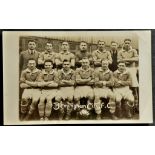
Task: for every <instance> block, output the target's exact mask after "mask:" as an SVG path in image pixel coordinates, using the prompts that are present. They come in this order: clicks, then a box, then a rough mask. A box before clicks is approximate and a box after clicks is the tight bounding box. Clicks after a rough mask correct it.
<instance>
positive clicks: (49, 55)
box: [39, 51, 56, 63]
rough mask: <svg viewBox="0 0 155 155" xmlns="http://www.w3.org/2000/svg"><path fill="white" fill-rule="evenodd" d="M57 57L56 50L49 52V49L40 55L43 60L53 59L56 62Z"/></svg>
mask: <svg viewBox="0 0 155 155" xmlns="http://www.w3.org/2000/svg"><path fill="white" fill-rule="evenodd" d="M55 57H56V53H55V52H50V53H49V52H48V51H44V52H42V53H41V54H40V55H39V59H41V60H42V61H45V60H51V61H52V62H53V63H54V62H55Z"/></svg>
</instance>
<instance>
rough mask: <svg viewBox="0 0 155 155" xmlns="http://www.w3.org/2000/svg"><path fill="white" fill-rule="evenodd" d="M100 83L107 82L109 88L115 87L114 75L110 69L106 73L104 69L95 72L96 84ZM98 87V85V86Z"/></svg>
mask: <svg viewBox="0 0 155 155" xmlns="http://www.w3.org/2000/svg"><path fill="white" fill-rule="evenodd" d="M100 81H106V82H107V83H106V85H107V86H113V73H112V71H110V70H109V69H107V70H106V71H104V70H103V69H102V68H99V69H98V70H96V72H95V84H97V83H98V82H100ZM96 86H97V85H96Z"/></svg>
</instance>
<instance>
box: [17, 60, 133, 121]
mask: <svg viewBox="0 0 155 155" xmlns="http://www.w3.org/2000/svg"><path fill="white" fill-rule="evenodd" d="M27 66H28V67H27V69H25V70H24V71H22V74H21V78H20V87H21V88H23V89H24V90H23V94H22V99H21V105H20V107H21V114H22V117H23V119H24V120H29V119H30V118H31V117H32V114H33V113H34V111H35V110H36V109H37V106H38V111H39V116H40V120H48V119H49V118H50V116H51V112H52V107H53V106H54V105H59V106H58V111H59V119H60V120H61V119H66V120H69V119H71V113H72V112H73V111H75V113H76V116H77V117H76V118H78V116H79V115H80V114H81V111H80V108H81V106H80V104H81V103H80V99H82V98H86V99H87V107H93V109H94V110H95V113H96V119H98V120H99V119H102V118H101V114H102V98H105V99H109V102H108V104H107V107H108V108H109V112H110V114H111V119H114V120H115V119H118V118H121V117H122V114H123V113H122V105H121V104H122V99H123V100H125V117H127V118H131V117H132V115H131V111H130V110H131V107H132V106H133V104H134V96H133V94H132V91H131V90H130V89H129V86H130V85H131V78H130V74H129V73H128V71H127V70H126V66H125V63H123V62H121V63H119V64H118V70H116V71H115V72H114V73H113V72H112V71H110V70H109V68H108V61H102V67H101V68H98V69H97V70H95V71H94V69H92V68H91V67H90V65H89V59H88V58H83V59H82V66H81V68H77V69H76V71H74V70H72V69H71V68H70V62H69V61H67V60H64V61H63V68H62V69H61V70H58V71H57V70H54V69H53V63H52V61H51V60H46V61H45V63H44V69H43V70H42V71H40V70H38V69H37V68H36V62H35V60H33V59H30V60H29V61H28V65H27ZM90 109H91V108H87V110H88V111H89V110H90ZM64 116H65V118H64Z"/></svg>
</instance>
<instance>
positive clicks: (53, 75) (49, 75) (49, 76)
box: [39, 69, 58, 82]
mask: <svg viewBox="0 0 155 155" xmlns="http://www.w3.org/2000/svg"><path fill="white" fill-rule="evenodd" d="M39 81H45V82H48V81H54V82H58V73H57V71H56V70H54V69H53V70H51V71H50V72H46V71H45V70H42V72H41V74H40V78H39Z"/></svg>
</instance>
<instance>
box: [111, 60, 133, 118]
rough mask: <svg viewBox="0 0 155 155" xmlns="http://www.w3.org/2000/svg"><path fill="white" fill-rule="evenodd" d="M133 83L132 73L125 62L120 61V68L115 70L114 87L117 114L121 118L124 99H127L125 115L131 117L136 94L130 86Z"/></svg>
mask: <svg viewBox="0 0 155 155" xmlns="http://www.w3.org/2000/svg"><path fill="white" fill-rule="evenodd" d="M130 85H131V75H130V73H129V71H128V70H127V69H126V65H125V63H124V62H119V63H118V69H117V70H116V71H115V72H114V88H113V92H114V95H115V101H116V110H117V115H118V117H119V118H121V117H122V116H123V115H122V114H123V113H122V99H123V100H124V101H125V105H124V106H125V116H126V117H127V118H131V117H132V114H131V107H133V106H134V96H133V94H132V91H131V90H130V88H129V86H130Z"/></svg>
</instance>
